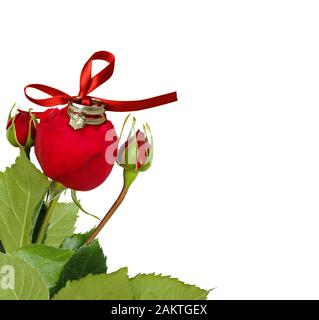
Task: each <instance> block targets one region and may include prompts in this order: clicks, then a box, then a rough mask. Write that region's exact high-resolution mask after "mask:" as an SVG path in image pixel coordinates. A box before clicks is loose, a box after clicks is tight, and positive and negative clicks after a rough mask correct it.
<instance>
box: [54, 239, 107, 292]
mask: <svg viewBox="0 0 319 320" xmlns="http://www.w3.org/2000/svg"><path fill="white" fill-rule="evenodd" d="M106 269H107V267H106V257H105V256H104V253H103V250H102V248H101V247H100V244H99V242H98V241H97V240H95V241H93V242H92V243H91V244H89V245H86V246H83V247H81V248H80V249H79V250H78V251H76V252H75V253H74V255H73V256H72V257H71V258H70V260H69V261H68V262H67V263H66V264H65V266H64V268H63V270H62V273H61V276H60V280H59V282H58V284H57V286H56V287H55V288H54V290H53V291H52V292H53V293H56V292H58V291H59V290H60V289H61V288H63V287H64V286H65V284H66V283H67V282H68V281H72V280H78V279H81V278H83V277H85V276H87V275H88V274H100V273H106Z"/></svg>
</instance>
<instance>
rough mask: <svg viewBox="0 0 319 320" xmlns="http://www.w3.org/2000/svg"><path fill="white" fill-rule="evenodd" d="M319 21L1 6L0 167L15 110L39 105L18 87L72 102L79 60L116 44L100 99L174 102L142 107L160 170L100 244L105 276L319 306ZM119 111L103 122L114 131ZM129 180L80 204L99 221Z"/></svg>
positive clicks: (252, 14)
mask: <svg viewBox="0 0 319 320" xmlns="http://www.w3.org/2000/svg"><path fill="white" fill-rule="evenodd" d="M318 16H319V3H318V2H317V1H293V0H289V1H279V0H276V1H272V0H267V1H256V0H254V1H226V0H224V1H185V0H184V1H172V0H171V1H166V0H165V1H164V0H161V1H97V0H91V1H57V0H55V1H51V2H49V1H30V0H29V1H7V2H5V1H2V2H1V4H0V39H1V49H0V70H1V72H0V88H1V94H0V105H1V110H0V112H1V119H0V122H1V123H0V125H1V127H2V128H3V130H2V138H1V139H0V150H1V152H0V161H1V169H4V167H5V166H6V165H10V164H11V163H12V162H13V161H14V158H15V156H16V155H17V150H15V149H13V148H10V147H9V145H8V144H7V142H6V139H5V130H4V127H5V122H6V117H7V113H8V111H9V109H10V107H11V105H12V103H13V102H18V104H19V105H20V106H21V107H23V108H25V109H28V108H29V107H34V106H33V105H32V104H31V103H30V102H29V101H27V99H26V98H25V97H24V95H23V87H24V86H25V85H26V84H29V83H34V82H38V83H43V84H47V85H51V86H54V87H56V88H60V89H61V90H63V91H66V92H68V93H69V94H71V95H75V94H77V93H78V81H79V74H80V71H81V68H82V66H83V64H84V62H85V61H86V60H87V59H88V58H89V57H90V55H91V54H92V53H93V52H95V51H98V50H108V51H111V52H113V53H114V54H115V56H116V67H115V73H114V76H113V77H112V79H111V80H110V81H108V82H107V83H106V84H104V85H103V86H102V87H101V88H99V89H98V90H96V92H95V94H96V96H101V97H105V98H109V99H118V100H121V99H122V100H125V99H139V98H147V97H150V96H153V95H158V94H162V93H166V92H170V91H173V90H177V91H178V95H179V102H178V103H175V104H170V105H167V106H163V107H159V108H156V109H152V110H149V111H142V112H138V113H136V114H135V115H136V117H137V118H138V120H139V121H140V123H143V122H145V121H148V122H149V123H150V124H151V127H152V129H153V134H154V137H155V143H156V145H155V158H154V164H153V166H152V168H151V169H150V170H149V171H148V172H146V173H144V174H141V175H140V176H139V177H138V180H137V181H136V182H135V183H134V185H133V186H132V188H131V190H130V193H129V195H128V196H127V199H126V200H125V203H124V205H123V206H122V207H121V208H120V209H119V210H118V212H117V213H116V215H115V216H114V217H113V218H112V220H111V221H110V223H109V224H108V225H107V227H106V228H105V230H104V231H103V233H102V235H101V237H100V239H101V242H102V244H103V247H104V249H105V252H106V254H107V255H108V264H109V270H110V271H112V270H115V269H117V268H119V267H121V266H124V265H128V267H129V270H130V274H131V275H134V274H136V273H138V272H156V273H163V274H170V275H173V276H177V277H179V278H181V279H182V280H184V281H185V282H188V283H194V284H197V285H199V286H201V287H203V288H207V289H208V288H213V287H217V288H216V289H215V290H214V291H213V292H212V293H211V295H210V299H238V298H239V299H249V298H250V299H262V298H265V299H280V298H285V299H290V298H301V299H306V298H310V299H312V298H317V299H319V254H318V251H319V250H318V248H319V232H318V229H319V202H318V199H319V152H318V142H319V125H318V119H319V95H318V89H319V40H318V39H319V37H318V35H319V19H318ZM125 115H126V114H118V113H108V117H109V119H111V120H112V121H113V122H114V124H115V126H116V128H117V129H118V130H119V128H120V126H121V124H122V121H123V119H124V117H125ZM121 175H122V171H121V169H120V168H118V167H116V168H114V170H113V172H112V174H111V176H110V178H109V179H108V180H107V181H106V182H105V183H104V184H103V185H102V186H101V187H99V188H97V189H95V190H93V191H91V192H88V193H80V194H79V197H80V198H81V200H82V204H83V206H85V207H86V208H87V209H88V210H90V211H93V212H95V213H97V214H98V215H99V216H101V217H102V216H103V214H104V212H105V211H106V210H107V209H108V208H109V206H110V205H111V204H112V201H113V200H114V198H115V197H116V196H117V194H118V192H119V190H120V188H121V183H122V177H121ZM94 223H95V222H94V220H93V221H92V219H91V218H88V217H86V216H85V215H84V214H81V217H80V220H79V223H78V230H80V231H82V230H88V229H89V228H90V227H92V226H93V225H94Z"/></svg>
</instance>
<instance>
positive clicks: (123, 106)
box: [24, 51, 177, 112]
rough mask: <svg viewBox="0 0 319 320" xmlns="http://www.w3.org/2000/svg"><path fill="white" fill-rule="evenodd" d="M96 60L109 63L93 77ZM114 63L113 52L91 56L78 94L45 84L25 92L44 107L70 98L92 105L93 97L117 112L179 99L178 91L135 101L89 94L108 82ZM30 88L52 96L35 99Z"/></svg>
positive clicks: (33, 85)
mask: <svg viewBox="0 0 319 320" xmlns="http://www.w3.org/2000/svg"><path fill="white" fill-rule="evenodd" d="M94 60H103V61H106V62H108V63H109V64H108V65H107V66H106V67H105V68H104V69H102V70H101V71H100V72H99V73H97V74H96V75H95V76H94V77H92V63H93V61H94ZM114 63H115V57H114V55H113V54H112V53H110V52H107V51H98V52H95V53H94V54H93V55H92V56H91V58H90V59H89V60H88V61H87V62H86V63H85V65H84V67H83V69H82V72H81V77H80V92H79V94H78V95H77V96H70V95H68V94H67V93H65V92H63V91H61V90H58V89H55V88H52V87H49V86H46V85H43V84H29V85H27V86H26V87H25V88H24V94H25V96H26V97H27V98H28V99H29V100H30V101H32V102H33V103H35V104H37V105H40V106H43V107H53V106H57V105H63V104H67V103H68V102H69V101H70V100H72V101H74V102H79V103H82V104H86V105H91V104H92V100H91V99H97V100H100V101H101V102H102V103H103V104H105V110H108V111H117V112H123V111H137V110H143V109H148V108H153V107H157V106H160V105H163V104H167V103H171V102H174V101H177V94H176V92H171V93H167V94H163V95H160V96H157V97H153V98H149V99H143V100H135V101H114V100H106V99H101V98H97V97H92V96H89V95H88V94H89V93H90V92H92V91H93V90H94V89H96V88H97V87H99V86H100V85H101V84H103V83H104V82H106V81H107V80H108V79H109V78H110V77H111V76H112V74H113V71H114ZM28 88H33V89H37V90H39V91H42V92H44V93H46V94H48V95H50V96H51V97H50V98H45V99H34V98H32V97H30V96H29V95H28V94H27V89H28Z"/></svg>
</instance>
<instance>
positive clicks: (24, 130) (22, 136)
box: [6, 110, 36, 148]
mask: <svg viewBox="0 0 319 320" xmlns="http://www.w3.org/2000/svg"><path fill="white" fill-rule="evenodd" d="M6 129H7V138H8V140H9V142H10V143H11V144H12V145H13V146H15V147H28V148H30V147H32V146H33V143H34V138H35V134H36V120H35V118H32V117H31V114H30V112H28V111H22V110H19V111H18V113H17V114H16V115H15V116H13V117H12V118H10V119H9V121H8V123H7V128H6Z"/></svg>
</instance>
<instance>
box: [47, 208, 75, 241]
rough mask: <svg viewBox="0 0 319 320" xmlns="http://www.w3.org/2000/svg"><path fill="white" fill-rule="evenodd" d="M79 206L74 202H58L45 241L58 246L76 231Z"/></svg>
mask: <svg viewBox="0 0 319 320" xmlns="http://www.w3.org/2000/svg"><path fill="white" fill-rule="evenodd" d="M77 213H78V207H77V206H76V205H75V204H74V203H58V204H57V206H56V207H55V208H54V211H53V214H52V217H51V220H50V223H49V227H48V231H47V234H46V238H45V240H44V243H45V244H47V245H50V246H55V247H58V246H60V245H61V243H62V241H63V240H64V239H65V238H66V237H68V236H71V235H72V234H73V232H74V229H75V227H74V225H75V222H76V219H77Z"/></svg>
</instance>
